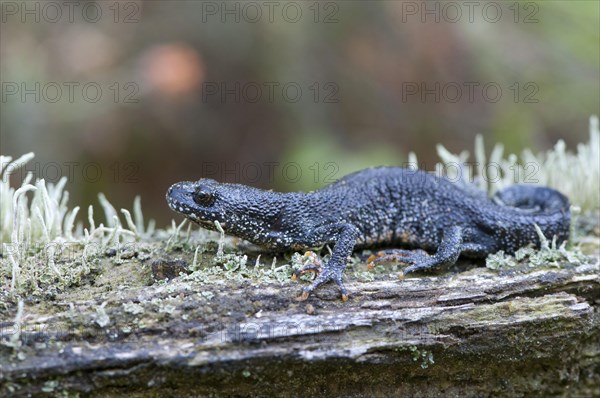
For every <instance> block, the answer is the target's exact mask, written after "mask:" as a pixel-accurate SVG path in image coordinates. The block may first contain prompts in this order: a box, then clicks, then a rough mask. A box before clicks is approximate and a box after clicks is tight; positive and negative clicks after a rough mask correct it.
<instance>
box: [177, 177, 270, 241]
mask: <svg viewBox="0 0 600 398" xmlns="http://www.w3.org/2000/svg"><path fill="white" fill-rule="evenodd" d="M276 196H277V194H276V193H274V192H270V191H264V190H261V189H258V188H252V187H249V186H246V185H240V184H227V183H219V182H217V181H215V180H212V179H210V178H203V179H200V180H198V181H196V182H190V181H184V182H178V183H176V184H173V185H172V186H171V187H170V188H169V190H168V191H167V196H166V199H167V203H168V204H169V207H171V209H173V210H175V211H176V212H178V213H181V214H183V215H184V216H185V217H186V218H188V219H189V220H191V221H193V222H195V223H196V224H199V225H200V226H201V227H202V228H206V229H210V230H213V231H214V230H215V229H216V226H215V221H218V222H219V224H221V227H222V228H223V230H224V231H225V232H226V233H227V234H229V235H234V236H238V237H240V238H244V239H246V240H249V241H252V242H254V243H258V244H263V243H265V241H266V240H267V239H268V235H269V233H270V232H272V225H273V223H274V222H275V221H276V220H277V218H278V216H279V213H280V210H281V206H280V205H279V204H280V203H279V202H278V200H277V199H276Z"/></svg>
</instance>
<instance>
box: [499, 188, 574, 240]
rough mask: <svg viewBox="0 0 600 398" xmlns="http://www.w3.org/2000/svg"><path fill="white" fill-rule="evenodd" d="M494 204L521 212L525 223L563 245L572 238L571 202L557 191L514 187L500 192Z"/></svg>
mask: <svg viewBox="0 0 600 398" xmlns="http://www.w3.org/2000/svg"><path fill="white" fill-rule="evenodd" d="M492 201H493V202H495V203H496V204H497V205H500V206H507V207H511V208H513V209H515V210H516V211H518V212H519V213H520V214H521V215H522V216H523V218H522V221H524V222H525V223H527V224H533V223H535V224H537V225H538V226H539V227H540V228H541V229H542V232H543V233H544V235H545V236H546V237H547V238H549V239H552V237H553V236H556V238H557V239H558V241H559V242H561V241H563V240H567V239H568V238H569V229H570V225H571V212H570V206H571V205H570V203H569V199H568V198H567V197H566V196H565V195H563V194H562V193H560V192H558V191H557V190H555V189H552V188H548V187H539V186H537V187H536V186H530V185H523V184H518V185H512V186H510V187H507V188H505V189H503V190H502V191H498V192H497V193H496V194H495V195H494V197H493V198H492Z"/></svg>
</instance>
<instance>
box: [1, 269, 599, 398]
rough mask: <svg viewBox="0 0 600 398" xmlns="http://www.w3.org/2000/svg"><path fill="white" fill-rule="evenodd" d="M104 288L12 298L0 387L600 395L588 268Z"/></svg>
mask: <svg viewBox="0 0 600 398" xmlns="http://www.w3.org/2000/svg"><path fill="white" fill-rule="evenodd" d="M134 267H139V264H136V263H131V264H123V265H121V266H120V267H119V273H120V275H117V276H115V275H111V276H110V278H117V279H118V278H122V280H123V283H124V284H128V282H127V278H131V277H132V276H131V275H134V274H135V268H134ZM106 286H107V285H105V284H103V282H102V277H99V278H98V281H97V282H96V283H95V286H93V287H89V289H90V290H91V292H88V293H89V294H90V295H91V297H92V298H93V299H92V300H79V301H78V299H77V296H76V295H75V294H71V295H70V296H69V297H60V296H59V297H57V301H55V302H54V303H53V304H48V303H44V302H40V303H26V307H25V316H24V318H23V327H22V333H21V335H20V341H21V342H22V346H21V347H19V348H16V349H15V348H9V347H3V348H1V349H0V358H1V363H0V395H1V396H15V397H16V396H26V395H28V394H33V395H37V394H43V393H47V394H48V395H49V396H61V395H60V394H64V396H67V395H68V394H75V393H79V394H80V395H81V396H94V397H96V396H98V397H105V396H117V395H123V394H125V393H127V395H128V396H133V397H137V396H211V395H213V396H214V395H236V396H246V395H253V396H284V397H287V396H421V397H438V396H439V397H442V396H443V397H452V396H456V397H475V396H477V397H480V396H569V397H575V396H581V397H584V396H600V312H599V308H600V265H599V264H598V262H596V263H595V264H587V265H580V266H566V267H564V268H540V269H532V270H529V271H528V272H519V271H516V270H515V271H510V272H508V271H505V272H496V271H490V270H488V269H486V268H483V267H479V268H472V269H470V270H467V271H464V272H460V273H452V274H449V273H439V274H435V275H420V276H414V277H410V278H406V279H404V280H398V279H396V278H393V277H391V276H390V278H387V279H385V280H383V279H382V280H376V281H373V282H357V281H352V280H351V279H350V281H349V282H348V284H347V287H348V289H349V291H350V292H352V293H353V294H352V296H351V298H350V300H349V301H348V302H346V303H343V302H341V301H340V300H339V297H338V293H337V291H336V289H335V287H334V286H330V287H326V288H323V289H320V290H319V291H317V292H316V294H315V295H314V297H311V298H310V299H309V300H308V301H305V302H298V301H295V300H294V297H296V296H297V295H298V293H299V288H298V287H297V286H294V285H292V284H291V283H287V282H286V283H283V284H275V283H258V284H256V283H250V282H249V281H241V282H239V281H237V282H236V281H229V282H226V283H223V284H220V285H215V284H202V283H200V282H198V283H196V282H193V281H192V282H190V281H189V280H185V281H180V280H178V279H174V280H172V281H169V282H166V283H159V284H153V285H151V286H147V285H146V286H140V287H136V288H132V287H131V284H130V287H128V286H126V285H124V286H122V287H121V288H120V289H119V290H118V291H116V292H115V291H110V290H108V289H107V287H106ZM61 300H62V301H63V302H62V303H61V302H60V301H61ZM103 302H106V304H105V306H102V305H101V303H103ZM69 303H74V304H73V305H71V306H70V305H69ZM2 321H6V322H3V324H2V325H0V326H1V327H2V331H3V335H4V336H5V337H6V336H7V335H8V334H9V331H10V330H12V328H13V327H14V325H13V324H12V322H11V321H9V320H6V319H5V318H4V317H3V319H2ZM9 337H10V336H9Z"/></svg>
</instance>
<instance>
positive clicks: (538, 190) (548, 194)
mask: <svg viewBox="0 0 600 398" xmlns="http://www.w3.org/2000/svg"><path fill="white" fill-rule="evenodd" d="M492 200H493V201H494V202H495V203H496V204H499V205H504V206H510V207H516V208H518V209H521V210H523V211H526V212H531V213H553V212H555V211H568V210H569V206H570V203H569V199H568V198H567V197H566V196H565V195H563V194H562V193H560V192H558V191H557V190H555V189H552V188H547V187H535V186H530V185H523V184H519V185H512V186H510V187H507V188H505V189H503V190H502V191H498V192H496V194H495V195H494V197H493V198H492Z"/></svg>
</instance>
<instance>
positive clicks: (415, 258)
mask: <svg viewBox="0 0 600 398" xmlns="http://www.w3.org/2000/svg"><path fill="white" fill-rule="evenodd" d="M431 260H432V256H430V255H429V254H428V253H427V252H426V251H425V250H420V249H418V250H401V249H394V250H388V251H380V252H378V253H377V254H375V255H371V256H369V258H368V259H367V262H368V268H369V269H372V268H374V267H375V266H376V265H379V264H382V263H396V264H407V265H409V266H408V267H406V268H404V269H403V270H402V272H401V273H400V278H404V275H406V274H408V273H410V272H414V271H418V270H421V269H428V268H431V265H430V263H431Z"/></svg>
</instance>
